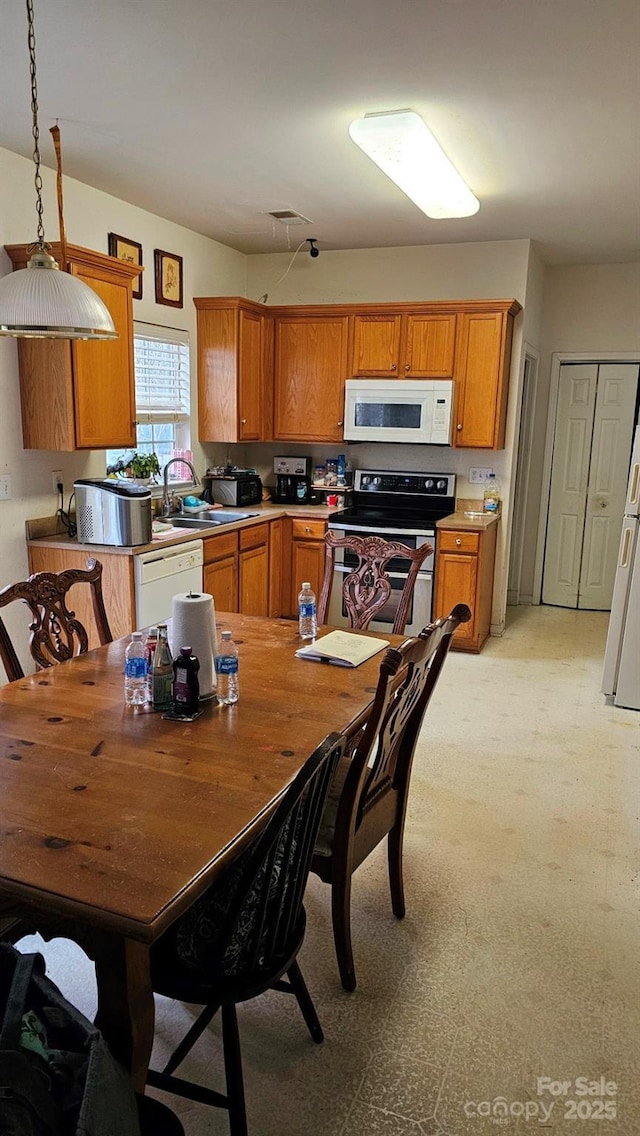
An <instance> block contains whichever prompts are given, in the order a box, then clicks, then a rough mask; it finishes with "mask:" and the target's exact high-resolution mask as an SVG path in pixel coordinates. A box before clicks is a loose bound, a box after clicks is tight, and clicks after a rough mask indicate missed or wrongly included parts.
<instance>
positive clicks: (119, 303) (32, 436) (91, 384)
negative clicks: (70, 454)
mask: <svg viewBox="0 0 640 1136" xmlns="http://www.w3.org/2000/svg"><path fill="white" fill-rule="evenodd" d="M5 248H6V251H7V253H8V254H9V256H10V258H11V260H12V262H13V266H14V269H17V268H24V267H25V266H26V263H27V259H28V254H27V250H26V246H25V245H5ZM51 251H52V255H53V256H54V257H55V258H56V260H57V261H58V262H60V246H59V245H57V244H54V245H52V249H51ZM67 267H68V270H69V272H71V273H72V274H73V275H74V276H77V277H78V278H79V279H80V280H82V281H83V282H84V283H85V284H88V285H89V287H90V288H93V290H94V291H95V292H97V293H98V295H99V296H100V298H101V299H102V300H103V301H104V303H105V304H106V306H107V308H108V309H109V312H110V313H111V317H112V319H113V321H114V323H115V325H116V329H117V331H118V336H119V337H118V339H112V340H104V341H103V342H100V341H99V340H73V341H72V340H63V339H57V340H56V339H19V340H18V361H19V370H20V400H21V408H22V438H23V445H24V447H25V449H33V450H81V449H107V448H112V447H118V446H122V447H126V446H134V445H135V441H136V425H135V386H134V370H133V299H132V288H133V281H134V280H136V279H137V277H138V275H139V273H140V271H141V270H140V269H139V268H138V267H134V266H133V265H128V264H126V263H125V262H124V261H122V260H117V259H116V258H115V257H111V256H105V255H103V254H102V253H97V252H92V251H91V250H90V249H83V248H79V247H78V246H77V245H67Z"/></svg>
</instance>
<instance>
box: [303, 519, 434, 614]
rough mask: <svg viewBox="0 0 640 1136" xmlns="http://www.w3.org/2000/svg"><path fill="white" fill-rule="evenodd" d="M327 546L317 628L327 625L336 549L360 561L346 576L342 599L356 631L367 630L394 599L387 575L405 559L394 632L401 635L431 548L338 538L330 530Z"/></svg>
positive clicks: (377, 539)
mask: <svg viewBox="0 0 640 1136" xmlns="http://www.w3.org/2000/svg"><path fill="white" fill-rule="evenodd" d="M324 542H325V561H324V577H323V580H322V589H321V592H320V602H319V604H318V624H319V625H321V624H323V623H325V622H326V618H327V611H328V608H329V600H330V598H331V586H332V583H333V577H334V567H335V555H336V549H338V548H344V549H345V551H346V550H348V551H349V552H352V553H353V554H354V555H355V556H357V558H358V563H357V565H356V566H355V567H354V569H353V571H352V572H348V573H346V574H345V576H344V579H343V582H342V595H343V599H344V605H345V607H346V609H347V616H348V619H349V627H351V628H353V629H354V630H356V631H366V630H367V628H368V626H369V624H370V623H371V621H372V619H373V618H374V616H375V615H376V613H377V612H379V611H380V609H381V608H383V607H384V605H385V604H386V602H387V600H388V599H389V596H390V595H391V580H390V579H389V576H388V574H387V572H386V567H387V565H388V564H389V561H390V560H394V559H398V558H402V559H403V560H408V561H409V562H410V567H409V571H408V573H407V578H406V580H405V582H404V586H403V589H402V595H401V596H400V601H399V603H398V609H397V611H396V614H395V618H394V621H393V628H392V630H393V632H394V634H395V635H402V634H403V633H404V629H405V626H406V623H407V614H408V612H409V606H410V604H411V597H412V596H413V589H414V587H415V582H416V577H417V575H418V572H419V571H420V568H421V567H422V565H423V563H424V561H425V560H426V559H427V557H428V556H431V554H432V553H433V547H432V545H430V544H422V545H421V546H420V547H419V548H408V547H407V545H405V544H400V543H399V542H398V541H391V540H384V539H383V537H378V536H364V537H362V536H355V535H350V536H344V537H339V536H336V535H335V534H334V533H332V532H331V530H329V531H328V532H327V533H326V535H325V538H324Z"/></svg>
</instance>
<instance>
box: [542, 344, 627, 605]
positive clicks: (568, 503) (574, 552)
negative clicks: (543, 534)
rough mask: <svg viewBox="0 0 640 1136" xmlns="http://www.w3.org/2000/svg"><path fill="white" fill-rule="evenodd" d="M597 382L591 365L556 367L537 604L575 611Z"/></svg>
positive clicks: (595, 367)
mask: <svg viewBox="0 0 640 1136" xmlns="http://www.w3.org/2000/svg"><path fill="white" fill-rule="evenodd" d="M597 382H598V367H597V365H596V364H595V363H580V364H569V363H567V364H564V365H563V366H562V367H561V368H560V386H559V390H558V409H557V413H556V431H555V438H554V444H553V463H552V468H551V495H550V498H549V517H548V522H547V544H546V549H545V558H544V578H543V583H542V602H543V603H548V604H558V605H559V606H561V607H577V606H578V583H579V580H580V562H581V559H582V540H583V535H584V522H585V516H586V510H587V486H588V484H589V463H590V458H591V437H592V432H593V415H594V409H595V403H596V387H597ZM616 551H617V549H616Z"/></svg>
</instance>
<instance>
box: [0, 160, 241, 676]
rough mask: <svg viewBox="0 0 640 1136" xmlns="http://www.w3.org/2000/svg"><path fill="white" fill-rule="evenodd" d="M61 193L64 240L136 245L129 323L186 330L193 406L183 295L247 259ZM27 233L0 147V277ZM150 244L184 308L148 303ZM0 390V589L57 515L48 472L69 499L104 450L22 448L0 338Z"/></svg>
mask: <svg viewBox="0 0 640 1136" xmlns="http://www.w3.org/2000/svg"><path fill="white" fill-rule="evenodd" d="M43 181H44V204H45V231H46V234H47V236H48V237H49V238H50V239H51V240H56V239H57V237H58V222H57V208H56V197H55V175H54V174H53V172H52V171H50V170H46V169H44V170H43ZM64 196H65V202H64V204H65V221H66V228H67V238H68V240H69V241H70V243H72V244H78V245H83V246H85V247H86V248H91V249H96V250H97V251H98V252H105V253H106V252H107V234H108V233H109V232H115V233H119V234H121V235H123V236H128V237H131V238H132V239H133V240H136V241H139V242H140V243H141V244H142V246H143V253H144V258H145V264H146V270H145V274H144V288H143V299H142V300H135V301H134V318H135V319H141V320H147V321H149V322H152V323H158V324H167V325H169V326H171V327H177V328H180V329H186V330H188V331H189V333H190V340H191V345H192V377H193V384H194V393H193V405H194V407H195V405H196V401H195V380H196V358H195V347H196V321H195V309H194V307H193V304H192V297H193V296H194V295H216V294H218V293H230V294H235V295H237V294H239V293H240V294H241V293H243V292H244V289H245V280H246V273H245V268H246V257H245V256H244V255H243V254H242V253H239V252H236V251H235V250H233V249H229V248H226V247H225V246H223V245H220V244H217V242H215V241H212V240H208V239H207V238H206V237H202V236H199V235H198V234H197V233H193V232H191V231H190V230H188V229H185V228H182V227H181V226H180V225H175V224H173V223H172V222H170V221H165V220H163V219H162V218H161V217H156V216H154V215H153V214H152V213H147V212H145V211H144V210H143V209H138V208H136V207H135V206H133V205H128V204H127V203H126V202H125V201H119V200H118V199H117V198H115V197H111V196H109V195H108V194H106V193H101V192H100V191H98V190H96V189H92V188H91V187H90V186H87V185H83V184H82V183H81V182H77V181H74V180H73V179H72V178H66V177H65V179H64ZM35 227H36V212H35V196H34V190H33V164H32V162H30V161H27V160H26V159H24V158H21V157H19V156H18V155H17V154H13V153H11V152H10V151H8V150H3V149H0V275H4V274H5V273H6V272H8V271H10V267H11V265H10V261H9V258H8V257H7V255H6V253H5V252H4V248H3V246H4V245H5V244H18V243H20V242H21V241H25V242H30V241H32V240H33V238H34V236H35ZM154 248H161V249H165V250H168V251H169V252H175V253H178V254H179V255H180V256H182V257H183V258H184V266H185V277H184V307H183V308H181V309H179V308H168V307H166V306H163V305H160V304H156V303H155V299H154V281H153V250H154ZM0 390H1V391H2V415H1V416H0V473H1V474H9V475H10V477H11V486H12V497H11V500H9V501H0V549H1V551H2V559H1V565H0V586H4V585H5V584H7V583H10V582H12V581H14V580H19V579H23V578H24V577H25V574H26V572H27V555H26V546H25V534H24V523H25V519H26V518H30V517H40V516H50V515H51V514H52V513H53V512H54V511H55V509H56V506H57V500H56V497H55V495H54V494H53V493H52V492H51V471H52V470H54V469H62V471H63V476H64V484H65V498H68V495H69V494H70V492H71V489H72V485H73V481H74V480H75V478H77V477H83V476H84V477H87V476H89V477H99V476H102V475H103V474H104V472H105V464H104V452H103V451H93V452H90V453H79V454H66V455H65V454H59V453H47V452H43V451H40V450H24V449H23V448H22V430H21V419H20V400H19V389H18V363H17V344H16V341H15V340H13V339H9V338H5V337H0ZM195 436H196V432H195V431H194V438H195ZM194 449H195V451H196V460H197V463H198V465H201V464H202V462H203V460H204V459H203V455H202V452H201V450H200V447H198V446H197V444H196V445H195V446H194ZM13 621H14V617H13V616H10V617H9V621H8V622H9V623H10V624H11V623H12V622H13ZM0 671H1V668H0ZM3 678H4V675H2V679H3Z"/></svg>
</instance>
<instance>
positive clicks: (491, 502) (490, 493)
mask: <svg viewBox="0 0 640 1136" xmlns="http://www.w3.org/2000/svg"><path fill="white" fill-rule="evenodd" d="M482 510H483V512H484V513H499V512H500V485H499V483H498V479H497V477H496V475H495V473H490V474H489V477H488V479H487V484H486V485H485V487H484V500H483V503H482Z"/></svg>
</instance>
